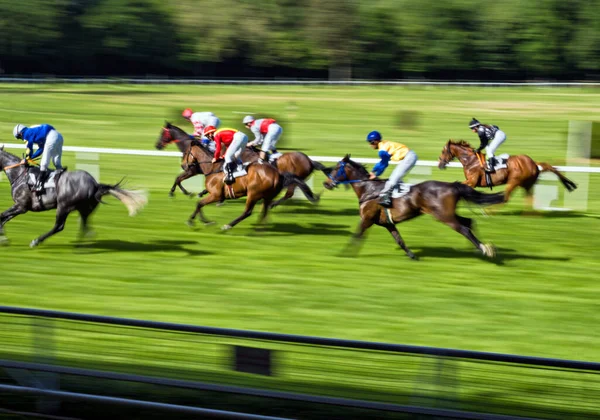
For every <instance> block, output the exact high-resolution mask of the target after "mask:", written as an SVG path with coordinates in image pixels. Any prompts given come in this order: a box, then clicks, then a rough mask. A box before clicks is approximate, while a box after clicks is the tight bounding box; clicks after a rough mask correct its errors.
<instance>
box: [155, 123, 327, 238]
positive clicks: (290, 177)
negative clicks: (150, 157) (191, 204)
mask: <svg viewBox="0 0 600 420" xmlns="http://www.w3.org/2000/svg"><path fill="white" fill-rule="evenodd" d="M177 130H179V129H177ZM173 131H174V129H173V127H172V126H171V127H168V126H166V127H165V128H164V130H163V136H173ZM179 131H181V130H179ZM186 136H187V134H186ZM213 155H214V154H213V152H211V151H210V150H208V149H207V148H205V147H204V146H202V144H201V143H200V142H195V143H193V144H191V146H190V147H189V148H188V149H187V150H186V152H185V153H184V155H183V160H182V165H181V166H182V167H183V168H184V170H186V168H190V167H195V171H197V173H198V174H203V175H204V176H205V186H206V189H207V191H208V196H206V197H204V198H203V199H202V200H199V201H198V204H197V205H196V210H195V211H194V213H193V214H192V215H191V216H190V218H189V219H188V221H187V223H188V225H190V226H193V224H194V219H195V218H196V216H198V215H199V217H200V220H202V222H203V223H205V224H210V223H213V222H211V221H210V220H208V219H207V218H206V217H205V216H204V214H203V213H202V207H204V206H206V205H207V204H210V203H215V202H223V201H224V200H226V199H235V198H240V197H244V196H246V197H247V198H246V207H245V209H244V212H243V213H242V215H241V216H240V217H238V218H236V219H234V220H233V221H232V222H231V223H229V224H227V225H224V226H223V227H222V229H223V230H228V229H231V228H232V227H233V226H235V225H237V224H238V223H239V222H241V221H242V220H244V219H245V218H247V217H248V216H250V215H251V214H252V210H253V209H254V206H255V205H256V203H257V202H258V201H260V200H263V210H262V213H261V217H260V222H262V221H264V219H265V218H266V216H267V213H268V211H269V209H270V208H271V207H270V204H271V203H272V202H273V199H274V198H275V197H276V196H277V194H279V193H280V192H281V190H282V189H283V188H287V187H289V186H291V185H294V186H298V187H299V188H300V189H301V190H302V192H303V193H304V194H305V195H306V197H307V198H308V199H309V200H310V201H311V202H313V203H315V202H317V201H318V200H319V199H318V197H315V196H314V195H313V193H312V191H311V190H310V188H309V187H308V186H307V185H306V184H305V183H304V181H302V180H301V179H300V178H298V177H297V176H295V175H294V174H291V173H288V172H285V173H280V172H279V171H278V170H277V169H276V168H275V167H274V166H273V165H269V164H260V163H257V162H252V163H250V165H248V166H247V168H246V171H247V173H248V174H247V175H244V176H242V177H239V178H236V179H235V182H234V183H233V184H232V185H231V186H228V185H226V184H225V183H224V182H223V179H224V178H225V173H224V172H223V162H222V161H218V162H215V163H213V162H212V158H213Z"/></svg>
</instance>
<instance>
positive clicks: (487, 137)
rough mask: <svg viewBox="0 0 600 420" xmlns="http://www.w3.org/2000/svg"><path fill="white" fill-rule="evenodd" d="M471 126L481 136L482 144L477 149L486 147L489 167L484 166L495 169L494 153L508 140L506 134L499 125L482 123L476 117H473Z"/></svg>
mask: <svg viewBox="0 0 600 420" xmlns="http://www.w3.org/2000/svg"><path fill="white" fill-rule="evenodd" d="M469 128H470V129H471V131H473V132H474V133H477V135H478V136H479V141H480V143H481V144H480V145H479V147H478V148H477V151H478V152H480V153H481V150H483V149H484V148H485V155H486V157H487V167H486V168H484V169H485V170H486V171H487V172H493V171H494V153H495V152H496V149H498V147H499V146H500V145H501V144H502V143H504V141H505V140H506V134H505V133H504V131H502V130H500V129H499V128H498V126H497V125H489V124H481V123H480V122H479V121H477V119H476V118H473V119H471V122H470V123H469Z"/></svg>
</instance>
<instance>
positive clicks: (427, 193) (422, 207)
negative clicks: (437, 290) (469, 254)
mask: <svg viewBox="0 0 600 420" xmlns="http://www.w3.org/2000/svg"><path fill="white" fill-rule="evenodd" d="M339 184H349V185H351V186H352V188H353V189H354V192H355V193H356V195H357V197H358V203H359V206H360V218H361V222H360V225H359V226H358V231H357V232H356V233H355V234H354V239H355V240H359V241H360V240H361V239H362V238H363V235H364V233H365V231H366V230H367V229H368V228H370V227H371V226H373V225H379V226H383V227H384V228H386V229H387V230H388V232H390V233H391V234H392V236H393V237H394V239H395V240H396V243H397V244H398V245H400V247H401V248H402V249H403V250H404V252H405V253H406V255H408V256H409V257H410V258H413V259H414V258H416V256H415V254H414V253H413V252H412V251H411V250H410V249H409V248H408V247H407V246H406V244H405V243H404V240H403V239H402V237H401V236H400V232H398V230H397V229H396V226H395V225H396V224H398V223H401V222H404V221H406V220H410V219H413V218H415V217H417V216H420V215H422V214H425V213H428V214H431V215H432V216H433V217H435V218H436V219H438V220H439V221H440V222H442V223H445V224H447V225H448V226H450V227H451V228H452V229H454V230H455V231H457V232H458V233H460V234H461V235H463V236H464V237H466V238H467V239H468V240H469V241H471V242H472V243H473V245H475V247H476V248H477V249H478V250H480V251H481V252H482V253H483V255H485V256H488V257H493V256H495V253H496V251H495V249H494V247H493V245H491V244H483V243H481V242H480V241H479V240H478V239H477V238H476V237H475V235H474V234H473V227H474V222H473V220H472V219H469V218H466V217H462V216H459V215H457V214H456V205H457V203H458V201H459V200H460V199H464V200H466V201H469V202H471V203H475V204H478V205H482V206H487V205H492V204H499V203H502V201H503V199H504V196H503V195H502V193H495V194H483V193H480V192H478V191H475V190H474V189H473V188H471V187H469V186H467V185H464V184H461V183H459V182H454V183H449V182H441V181H425V182H421V183H420V184H416V185H413V186H412V187H411V188H410V191H409V192H407V193H406V194H405V195H403V196H402V197H398V198H394V199H393V207H392V208H389V209H386V208H384V207H382V206H381V205H379V204H378V202H377V201H378V197H379V192H380V191H381V189H382V188H383V186H384V181H382V180H369V172H368V171H367V169H366V168H365V167H364V166H362V165H361V164H359V163H356V162H354V161H352V160H351V159H350V156H349V155H346V156H345V157H344V158H343V159H342V160H341V161H340V162H339V163H338V164H337V166H336V167H335V168H334V169H333V171H332V172H331V174H330V175H329V180H327V181H325V182H324V183H323V185H324V186H325V188H327V189H333V188H335V187H336V186H337V185H339Z"/></svg>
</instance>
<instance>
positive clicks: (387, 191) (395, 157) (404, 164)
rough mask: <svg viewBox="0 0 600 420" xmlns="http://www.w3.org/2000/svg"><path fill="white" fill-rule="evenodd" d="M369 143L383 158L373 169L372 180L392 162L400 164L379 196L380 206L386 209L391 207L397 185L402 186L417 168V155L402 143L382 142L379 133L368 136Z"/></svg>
mask: <svg viewBox="0 0 600 420" xmlns="http://www.w3.org/2000/svg"><path fill="white" fill-rule="evenodd" d="M367 142H368V143H369V144H370V145H371V147H372V148H373V149H378V150H379V157H380V158H381V161H380V162H379V163H377V164H376V165H375V166H374V167H373V171H372V172H371V176H370V179H374V178H376V177H377V176H379V175H381V174H382V173H383V171H384V170H385V168H387V166H388V164H389V162H390V160H391V161H394V162H400V163H399V164H398V165H396V168H394V171H393V172H392V174H391V175H390V178H389V179H388V180H387V182H386V183H385V186H384V187H383V190H381V193H380V195H379V197H380V198H379V204H381V205H382V206H384V207H391V206H392V198H391V195H392V191H393V189H394V187H395V186H396V185H398V184H400V185H401V184H402V178H403V177H404V175H406V174H407V173H408V171H410V170H411V169H412V167H413V166H415V163H417V154H416V153H415V152H413V151H412V150H410V149H409V148H408V147H407V146H405V145H403V144H401V143H395V142H391V141H386V140H382V139H381V134H380V133H379V131H371V132H370V133H369V134H368V135H367Z"/></svg>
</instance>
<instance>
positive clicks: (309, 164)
mask: <svg viewBox="0 0 600 420" xmlns="http://www.w3.org/2000/svg"><path fill="white" fill-rule="evenodd" d="M169 143H175V144H176V145H177V147H178V148H179V150H180V151H181V153H183V154H184V157H183V159H182V162H181V167H182V169H183V172H182V173H181V174H179V175H178V176H177V178H176V179H175V183H174V184H173V187H171V191H170V192H169V195H170V196H171V197H172V196H173V195H174V194H175V188H176V187H179V189H180V190H181V191H182V192H183V193H184V194H185V195H191V193H189V192H188V191H187V190H186V189H185V188H184V187H183V185H181V183H182V182H183V181H184V180H186V179H188V178H191V177H193V176H196V175H198V174H199V172H198V166H197V165H194V164H191V165H190V164H188V163H186V162H185V160H186V156H185V154H186V152H187V151H188V149H189V147H190V146H191V145H192V144H197V143H199V141H198V140H195V139H192V138H191V137H190V136H189V135H188V134H187V133H186V132H185V131H183V130H182V129H180V128H179V127H177V126H174V125H172V124H170V123H166V124H165V126H164V127H163V130H162V131H161V135H160V137H159V139H158V141H157V143H156V148H157V149H159V150H162V149H164V148H165V147H166V146H167V145H168V144H169ZM241 159H242V161H244V162H256V161H257V160H258V151H256V149H254V148H250V147H248V148H246V149H245V150H244V151H243V153H242V156H241ZM277 169H278V170H279V172H280V173H282V174H283V173H285V172H289V173H291V174H294V175H295V176H297V177H298V178H300V179H301V180H303V181H304V180H306V178H308V177H309V176H310V175H311V174H312V173H313V171H314V170H315V169H316V170H319V171H322V172H323V173H324V174H325V175H327V174H328V168H326V167H325V166H324V165H322V164H321V163H319V162H315V161H313V160H311V159H310V158H309V157H308V156H307V155H305V154H304V153H302V152H289V153H284V154H283V155H281V157H280V158H279V159H277ZM295 189H296V185H295V184H294V185H290V186H288V187H287V191H286V193H285V195H284V196H283V197H282V198H281V199H279V200H277V201H274V202H273V203H271V208H273V207H275V206H277V205H279V204H281V203H282V202H284V201H286V200H288V199H289V198H291V197H292V196H293V195H294V190H295ZM206 193H208V191H207V190H204V191H203V192H201V193H200V194H199V195H198V196H199V197H202V196H203V195H205V194H206ZM307 198H308V197H307Z"/></svg>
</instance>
